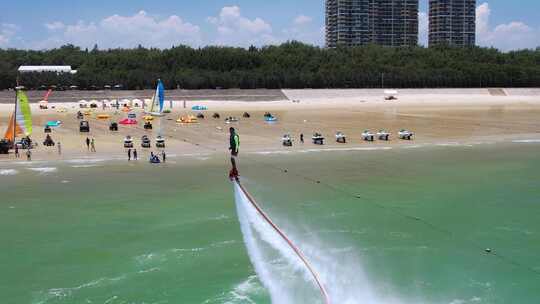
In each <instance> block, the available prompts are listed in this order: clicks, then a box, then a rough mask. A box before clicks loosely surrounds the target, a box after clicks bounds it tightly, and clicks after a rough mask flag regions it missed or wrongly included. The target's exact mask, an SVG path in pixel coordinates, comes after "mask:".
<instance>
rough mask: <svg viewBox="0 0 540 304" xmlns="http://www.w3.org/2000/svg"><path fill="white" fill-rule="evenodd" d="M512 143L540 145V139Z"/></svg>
mask: <svg viewBox="0 0 540 304" xmlns="http://www.w3.org/2000/svg"><path fill="white" fill-rule="evenodd" d="M512 142H513V143H516V144H536V143H540V139H520V140H513V141H512Z"/></svg>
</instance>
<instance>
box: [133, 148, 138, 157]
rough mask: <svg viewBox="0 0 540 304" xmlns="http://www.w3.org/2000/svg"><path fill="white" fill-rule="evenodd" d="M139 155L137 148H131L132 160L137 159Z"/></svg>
mask: <svg viewBox="0 0 540 304" xmlns="http://www.w3.org/2000/svg"><path fill="white" fill-rule="evenodd" d="M138 159H139V156H138V155H137V149H134V150H133V160H138Z"/></svg>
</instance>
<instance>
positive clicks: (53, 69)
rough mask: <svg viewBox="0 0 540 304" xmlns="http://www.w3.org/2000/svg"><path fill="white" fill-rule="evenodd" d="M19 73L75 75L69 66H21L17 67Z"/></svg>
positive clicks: (75, 71)
mask: <svg viewBox="0 0 540 304" xmlns="http://www.w3.org/2000/svg"><path fill="white" fill-rule="evenodd" d="M19 73H57V74H61V73H69V74H76V73H77V70H72V69H71V66H70V65H23V66H20V67H19Z"/></svg>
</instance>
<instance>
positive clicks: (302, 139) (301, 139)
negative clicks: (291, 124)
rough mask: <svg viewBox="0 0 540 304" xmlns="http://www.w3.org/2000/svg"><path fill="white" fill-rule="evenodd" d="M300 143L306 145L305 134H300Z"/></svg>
mask: <svg viewBox="0 0 540 304" xmlns="http://www.w3.org/2000/svg"><path fill="white" fill-rule="evenodd" d="M300 142H301V143H304V133H300Z"/></svg>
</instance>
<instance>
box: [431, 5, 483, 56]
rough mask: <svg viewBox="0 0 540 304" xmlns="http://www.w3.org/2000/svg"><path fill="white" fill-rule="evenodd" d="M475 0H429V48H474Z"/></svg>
mask: <svg viewBox="0 0 540 304" xmlns="http://www.w3.org/2000/svg"><path fill="white" fill-rule="evenodd" d="M475 42H476V0H429V46H436V45H442V44H444V45H450V46H459V47H469V46H474V45H475Z"/></svg>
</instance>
